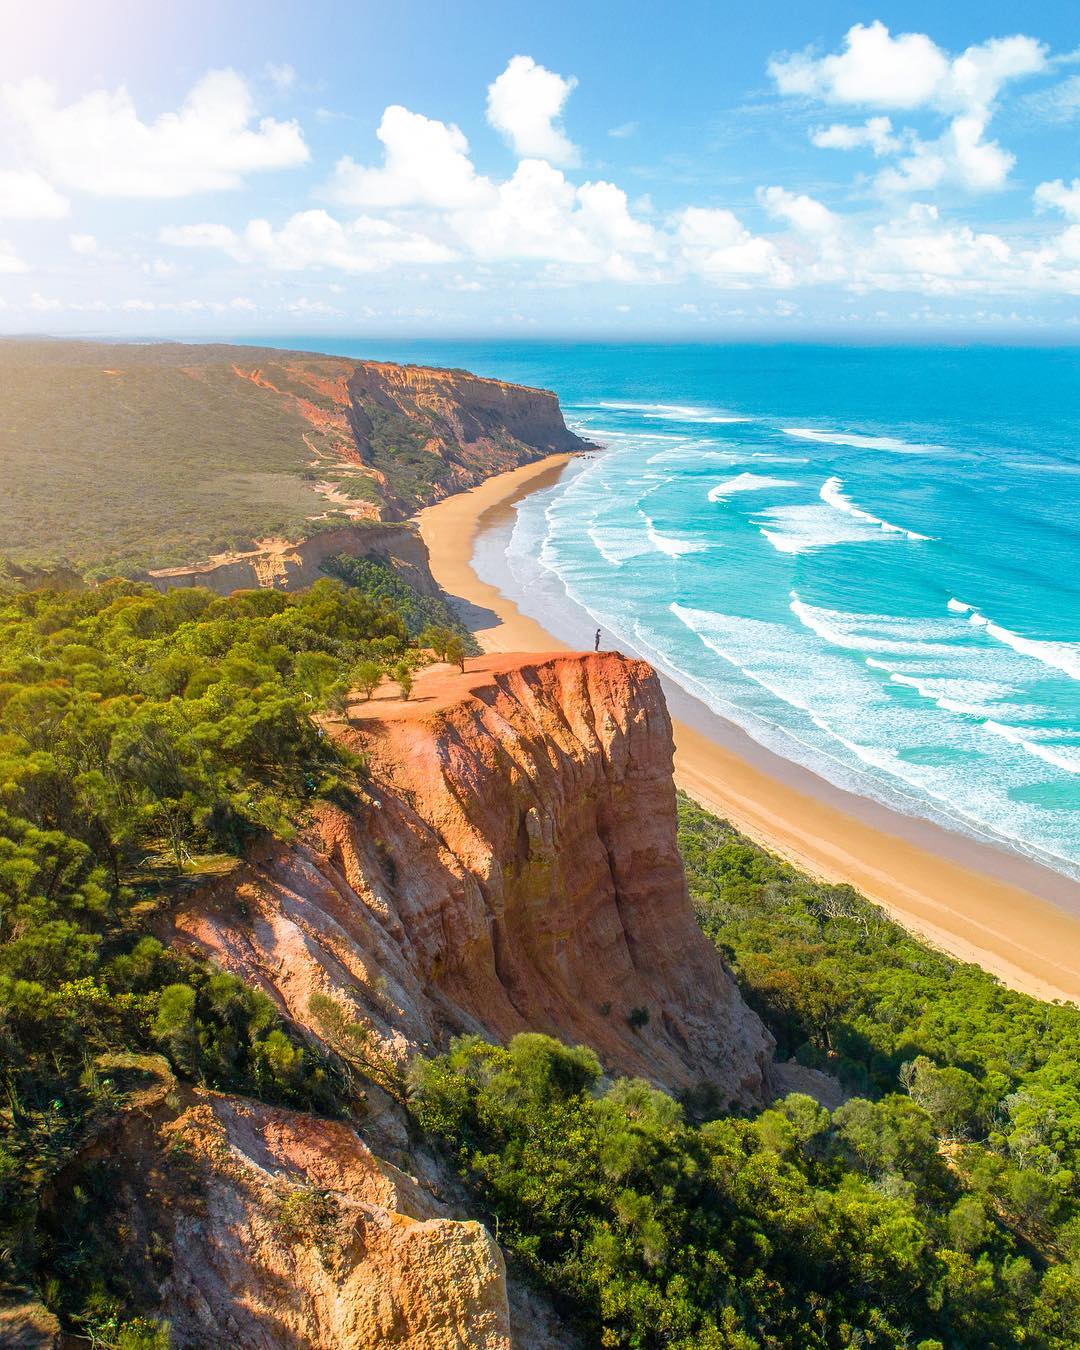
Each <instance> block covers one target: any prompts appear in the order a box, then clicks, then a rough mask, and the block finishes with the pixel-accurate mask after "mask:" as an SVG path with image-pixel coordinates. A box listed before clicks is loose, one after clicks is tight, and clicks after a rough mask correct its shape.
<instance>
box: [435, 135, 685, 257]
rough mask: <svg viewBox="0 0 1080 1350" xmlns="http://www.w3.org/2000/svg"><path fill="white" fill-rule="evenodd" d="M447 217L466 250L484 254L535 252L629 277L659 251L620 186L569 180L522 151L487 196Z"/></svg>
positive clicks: (656, 240) (530, 254) (655, 239)
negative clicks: (480, 204)
mask: <svg viewBox="0 0 1080 1350" xmlns="http://www.w3.org/2000/svg"><path fill="white" fill-rule="evenodd" d="M450 219H451V225H452V227H453V229H454V230H455V232H456V233H457V235H458V237H459V238H460V239H461V240H462V242H463V243H464V244H465V245H466V246H467V248H468V249H469V251H470V252H471V253H473V254H474V255H475V256H477V257H479V258H481V259H485V260H494V259H514V258H535V259H542V260H545V261H548V262H555V263H565V264H572V265H583V266H589V267H591V268H594V269H596V268H598V269H600V270H601V271H602V272H603V273H604V274H605V275H607V276H609V277H612V278H614V279H616V280H624V281H634V280H638V279H640V277H641V273H640V270H639V267H638V262H639V260H642V259H646V260H650V261H655V260H657V259H658V258H659V256H660V254H661V252H662V247H661V243H660V240H659V238H658V236H657V232H656V231H655V230H654V229H653V227H652V226H651V225H649V224H648V223H647V222H644V221H641V220H638V219H636V218H635V217H634V216H633V215H632V213H631V211H630V208H629V205H628V203H627V198H626V193H625V192H623V190H622V189H621V188H618V187H616V186H615V185H614V184H613V183H605V182H590V183H582V184H581V185H580V187H575V186H574V184H573V183H571V182H569V180H568V179H567V178H566V176H565V175H564V174H563V173H562V171H561V170H559V169H556V168H555V167H554V166H553V165H551V164H548V163H546V162H545V161H544V160H541V159H523V160H522V161H521V163H520V164H519V165H518V166H517V169H516V170H515V172H514V175H513V177H512V178H509V179H508V180H507V181H506V182H505V183H501V184H500V185H499V187H498V189H497V191H496V196H495V200H494V201H493V202H492V203H490V204H486V205H484V206H483V207H481V208H480V209H477V210H472V211H458V212H455V213H454V214H453V215H452V216H451V218H450Z"/></svg>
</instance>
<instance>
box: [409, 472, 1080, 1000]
mask: <svg viewBox="0 0 1080 1350" xmlns="http://www.w3.org/2000/svg"><path fill="white" fill-rule="evenodd" d="M574 458H577V456H575V455H571V454H559V455H551V456H549V457H547V458H546V459H543V460H539V461H536V462H534V463H532V464H527V465H524V466H522V467H521V468H518V469H511V470H510V471H508V472H507V473H503V474H498V475H496V476H495V477H492V478H489V479H487V480H486V481H485V482H484V483H482V484H480V486H479V487H476V488H472V489H470V490H469V491H467V492H461V493H456V494H455V495H454V496H451V497H447V498H445V499H444V500H443V501H441V502H438V503H436V504H435V505H434V506H429V507H426V508H425V509H424V510H423V511H421V512H420V513H419V514H418V516H417V517H416V520H417V522H418V524H419V527H420V533H421V536H422V538H423V540H424V543H425V544H426V545H427V548H428V552H429V555H430V566H431V572H432V575H433V576H434V578H435V580H436V581H437V582H438V583H439V585H440V586H441V587H442V588H443V590H444V591H446V592H447V594H448V595H449V596H450V597H451V599H452V600H453V602H454V603H455V607H456V608H457V609H458V610H459V612H460V613H461V616H462V618H463V620H464V621H465V623H466V624H467V625H468V627H469V628H470V629H471V630H472V632H473V634H474V636H475V637H476V640H477V642H478V643H479V644H480V646H481V647H482V648H483V649H484V650H485V651H502V652H509V651H526V652H529V651H531V652H551V651H559V650H561V651H570V650H574V649H575V645H577V646H580V645H581V641H580V640H581V639H582V638H585V639H586V640H587V638H588V637H589V636H591V629H589V630H584V629H583V631H581V632H580V633H577V632H575V633H571V632H570V631H569V627H570V625H569V624H568V625H567V637H574V636H576V637H577V638H578V642H577V643H576V644H575V643H574V642H573V641H564V640H563V639H562V638H561V637H559V636H557V635H556V634H554V633H551V632H549V631H548V630H547V629H546V628H545V627H544V626H542V625H541V624H540V623H539V622H538V621H537V620H536V619H533V618H531V617H530V616H529V615H527V614H524V613H523V612H522V611H521V610H520V609H519V608H518V606H517V604H516V603H515V602H514V600H513V599H512V598H511V596H510V595H508V594H507V593H506V592H504V591H503V590H501V589H500V588H499V587H497V586H493V585H491V584H490V583H489V582H486V581H483V580H482V579H481V578H480V577H479V576H478V575H477V573H476V571H475V570H474V568H473V566H472V560H473V556H474V551H475V548H476V545H477V543H478V542H479V541H480V540H481V539H482V538H483V537H484V536H488V535H490V534H491V533H492V532H493V531H495V530H497V529H499V528H500V527H502V528H505V527H507V526H508V525H509V524H511V523H512V521H513V519H514V516H515V512H514V506H515V504H516V503H517V502H518V501H520V500H521V499H522V498H523V497H525V496H528V495H529V494H531V493H533V492H536V491H539V490H541V489H542V488H545V487H550V486H552V485H553V484H554V483H555V482H556V481H557V480H558V478H559V477H560V475H561V474H562V472H563V470H564V468H565V467H566V465H567V464H568V463H569V462H570V461H571V460H572V459H574ZM575 608H576V607H575ZM589 623H590V624H591V623H592V620H591V619H589ZM581 627H582V626H581V625H580V624H575V625H574V628H575V629H577V628H581ZM661 678H662V680H663V683H664V688H665V692H666V694H667V696H668V703H669V706H670V708H671V712H672V718H673V723H674V731H675V781H676V783H677V784H678V786H679V787H680V788H682V789H683V790H684V791H685V792H686V793H687V794H688V795H689V796H691V797H693V798H694V800H695V801H697V802H698V803H700V805H701V806H703V807H704V808H705V809H706V810H708V811H711V812H713V813H714V814H716V815H718V816H721V817H723V818H725V819H727V820H729V821H730V822H731V823H732V825H734V826H735V827H736V828H737V829H739V830H740V831H742V832H743V833H744V834H746V835H748V836H749V837H750V838H751V839H753V840H754V841H755V842H757V843H759V844H761V845H763V846H764V847H765V848H767V849H769V850H770V851H771V852H773V853H776V854H779V855H780V856H781V857H783V858H785V859H787V860H788V861H789V862H791V863H793V864H794V865H795V866H797V867H798V868H800V869H801V870H802V871H805V872H808V873H809V874H810V875H812V876H813V877H815V878H817V879H819V880H822V881H829V882H846V883H848V884H850V885H852V886H854V887H855V889H856V890H858V891H860V892H861V893H862V894H863V895H865V896H866V897H867V898H868V899H870V900H872V901H874V902H875V903H877V904H879V905H881V906H882V907H883V908H884V909H885V910H886V911H887V912H888V913H889V914H890V916H891V917H892V918H894V919H895V920H896V921H897V922H898V923H900V924H902V925H903V926H904V927H905V928H907V929H908V930H909V931H911V932H913V933H915V934H916V935H918V936H919V937H921V938H923V939H925V940H926V941H928V942H929V943H931V944H932V945H933V946H935V947H938V948H940V949H942V950H944V951H946V952H948V953H949V954H950V955H952V956H955V957H956V958H957V959H959V960H962V961H968V962H972V963H974V964H976V965H979V966H981V967H982V968H983V969H984V970H987V971H989V972H991V973H992V974H994V975H997V976H998V977H999V978H1000V979H1001V980H1002V982H1003V983H1005V984H1007V985H1009V986H1010V987H1011V988H1013V989H1017V990H1020V991H1021V992H1023V993H1028V994H1033V995H1035V996H1036V997H1039V998H1043V999H1066V1000H1072V1001H1074V1002H1080V887H1078V886H1077V884H1076V883H1075V882H1073V881H1071V880H1070V879H1069V878H1068V877H1065V876H1062V875H1061V874H1059V873H1057V872H1053V871H1051V870H1050V869H1049V868H1046V867H1043V866H1042V865H1041V864H1039V863H1036V862H1034V861H1032V860H1029V859H1027V858H1025V857H1023V855H1021V854H1018V853H1013V852H1011V851H1009V850H1007V849H1005V848H999V847H998V846H996V845H994V844H990V843H982V842H980V841H978V840H976V839H973V838H969V837H968V836H967V835H963V834H960V833H959V832H955V831H951V830H947V829H945V828H944V827H943V826H939V825H936V824H933V823H931V822H929V821H924V820H922V819H920V818H918V817H915V816H908V815H905V814H903V813H901V812H899V811H895V810H893V809H892V808H890V807H887V806H884V805H881V804H879V803H877V802H875V801H872V800H871V799H869V798H864V797H859V796H857V795H856V794H854V793H851V792H848V791H846V790H844V789H842V788H837V787H835V786H834V785H832V784H830V783H828V782H826V781H825V780H824V779H823V778H821V777H819V776H818V775H817V774H815V773H813V772H812V771H811V770H809V769H805V768H803V767H802V766H801V765H798V764H795V763H793V762H791V761H788V760H786V759H783V758H782V757H781V756H779V755H777V754H775V753H773V752H772V751H770V750H767V749H765V748H764V747H762V746H760V745H758V744H757V742H755V741H753V740H752V739H751V738H750V737H749V736H748V735H747V734H746V733H745V732H743V731H742V730H741V729H740V728H738V727H736V726H735V725H734V724H733V723H730V722H727V721H726V720H725V719H723V718H721V717H719V716H717V715H716V714H715V713H713V712H712V711H711V710H710V709H708V708H706V707H705V705H704V704H702V703H700V702H699V701H698V700H697V699H695V698H693V697H692V696H691V695H689V694H687V693H686V692H685V691H683V690H682V689H680V688H677V687H673V686H672V682H671V681H670V680H667V679H665V678H664V677H663V676H661Z"/></svg>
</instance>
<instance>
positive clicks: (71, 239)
mask: <svg viewBox="0 0 1080 1350" xmlns="http://www.w3.org/2000/svg"><path fill="white" fill-rule="evenodd" d="M68 245H69V247H70V248H71V251H72V253H77V254H78V255H79V256H80V257H81V258H92V257H93V256H94V254H95V253H96V252H97V251H98V241H97V240H96V239H95V238H94V236H93V235H92V234H69V235H68Z"/></svg>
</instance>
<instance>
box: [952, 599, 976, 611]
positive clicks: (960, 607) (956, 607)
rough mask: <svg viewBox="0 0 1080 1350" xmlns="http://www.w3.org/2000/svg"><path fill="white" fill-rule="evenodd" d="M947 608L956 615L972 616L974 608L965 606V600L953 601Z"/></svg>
mask: <svg viewBox="0 0 1080 1350" xmlns="http://www.w3.org/2000/svg"><path fill="white" fill-rule="evenodd" d="M946 608H948V609H951V610H952V612H953V613H954V614H970V613H971V610H972V608H973V607H972V606H971V605H965V604H964V602H963V600H956V599H951V600H950V601H949V603H948V605H947V606H946Z"/></svg>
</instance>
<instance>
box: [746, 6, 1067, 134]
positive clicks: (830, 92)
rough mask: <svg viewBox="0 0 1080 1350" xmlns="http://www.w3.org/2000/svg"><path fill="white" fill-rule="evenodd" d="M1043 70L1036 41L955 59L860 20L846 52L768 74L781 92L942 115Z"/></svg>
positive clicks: (984, 101) (798, 58) (804, 55)
mask: <svg viewBox="0 0 1080 1350" xmlns="http://www.w3.org/2000/svg"><path fill="white" fill-rule="evenodd" d="M1045 68H1046V49H1045V47H1044V46H1043V44H1042V43H1041V42H1037V41H1036V40H1035V39H1034V38H1030V37H1024V36H1023V35H1019V34H1018V35H1016V36H1014V37H1007V38H991V39H990V41H988V42H984V43H981V44H979V45H978V46H972V47H968V48H967V50H966V51H964V52H962V53H961V54H960V55H959V56H957V57H955V58H953V59H950V58H949V57H948V55H947V54H946V53H945V52H943V51H942V50H941V48H940V47H939V46H938V45H937V43H936V42H934V41H933V39H931V38H929V37H927V35H926V34H925V33H900V34H898V35H897V36H896V37H893V36H892V34H891V33H890V32H889V30H888V28H886V26H885V25H884V24H883V23H882V22H881V21H880V20H875V21H874V22H873V23H871V24H861V23H857V24H855V25H854V26H853V27H852V28H850V29H848V32H847V33H846V35H845V37H844V50H843V51H842V52H839V53H834V54H832V55H830V56H823V57H820V58H818V57H815V56H814V55H813V54H812V53H811V52H810V51H804V52H797V53H795V54H794V55H790V56H783V57H773V59H772V60H771V61H770V62H769V74H770V75H771V76H772V77H773V79H774V80H775V82H776V87H777V88H778V89H779V91H780V92H781V93H782V94H802V95H805V96H807V97H811V98H818V99H821V100H822V101H823V102H825V103H846V104H861V105H864V106H866V107H872V108H899V109H914V108H924V107H936V108H939V109H941V110H943V111H946V112H949V111H954V110H955V111H961V110H965V111H971V110H973V109H975V108H986V107H989V105H990V104H991V103H992V102H993V100H994V99H995V98H996V97H997V95H998V93H999V91H1000V90H1001V88H1002V86H1003V85H1005V84H1006V83H1007V82H1008V81H1009V80H1014V79H1018V78H1019V77H1021V76H1023V75H1032V74H1035V73H1036V72H1038V71H1041V70H1044V69H1045Z"/></svg>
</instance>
